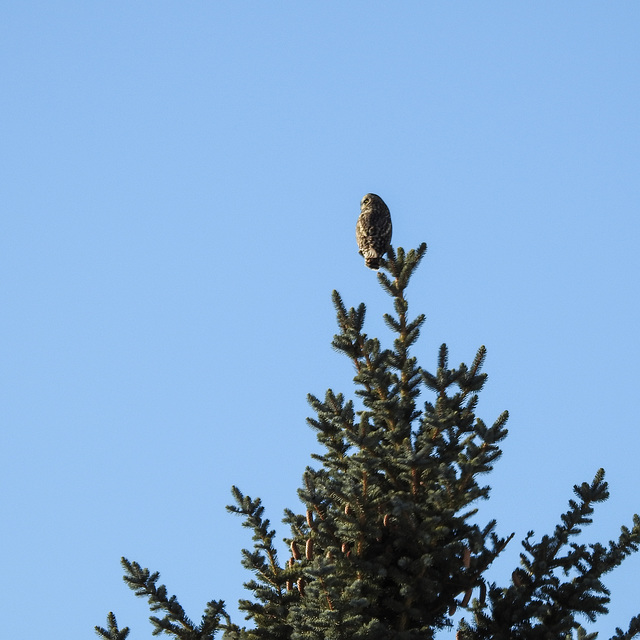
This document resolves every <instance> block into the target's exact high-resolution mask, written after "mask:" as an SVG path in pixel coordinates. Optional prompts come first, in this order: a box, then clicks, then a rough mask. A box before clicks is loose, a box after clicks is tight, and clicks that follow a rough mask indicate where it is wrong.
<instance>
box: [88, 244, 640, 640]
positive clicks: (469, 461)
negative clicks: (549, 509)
mask: <svg viewBox="0 0 640 640" xmlns="http://www.w3.org/2000/svg"><path fill="white" fill-rule="evenodd" d="M425 253H426V245H425V244H422V245H421V246H420V247H419V248H418V249H416V250H410V251H408V252H406V253H405V251H404V250H403V249H402V248H398V249H397V252H394V250H393V249H390V250H389V252H388V258H387V260H386V261H383V264H382V267H383V269H384V271H382V272H379V273H378V281H379V283H380V285H381V287H382V288H383V290H384V291H385V292H386V293H387V294H388V295H389V296H390V297H391V298H392V299H393V310H394V312H393V313H389V314H385V315H384V320H385V323H386V325H387V326H388V327H389V329H390V330H391V331H392V332H393V334H394V336H395V339H394V340H393V345H392V346H391V347H389V348H384V347H383V346H382V345H381V343H380V341H379V340H378V339H376V338H370V337H369V336H367V334H366V333H364V320H365V305H364V304H360V305H359V306H358V307H357V308H349V309H347V307H346V306H345V304H344V302H343V300H342V298H341V297H340V295H339V294H338V292H337V291H334V292H333V303H334V306H335V308H336V313H337V320H338V326H339V332H338V334H337V335H336V336H334V339H333V343H332V345H333V347H334V348H335V349H336V350H337V351H339V352H341V353H343V354H344V355H346V356H347V357H348V358H349V359H350V360H351V361H352V363H353V365H354V368H355V377H354V383H355V385H356V391H355V395H356V397H357V403H356V402H354V400H353V399H346V398H345V396H344V395H343V394H342V393H335V392H334V391H333V390H331V389H329V390H328V391H327V392H326V394H325V397H324V398H323V399H320V398H318V397H316V396H313V395H309V397H308V399H309V403H310V405H311V407H312V408H313V410H314V412H315V417H313V418H309V419H308V422H309V425H310V426H311V427H312V428H313V429H314V430H315V431H316V433H317V438H318V441H319V443H320V444H321V445H322V450H323V453H321V454H318V455H314V456H313V458H315V460H316V462H317V463H318V464H317V465H315V466H309V467H307V469H306V471H305V472H304V476H303V483H302V487H301V488H300V489H299V491H298V493H299V496H300V500H301V503H302V509H301V510H298V511H296V510H290V509H286V510H285V516H284V519H283V522H285V523H286V524H287V525H288V527H289V529H290V534H289V536H288V537H287V538H285V542H286V544H287V547H288V549H289V551H290V554H289V557H288V558H287V559H286V560H285V561H284V562H281V561H280V559H279V557H278V553H277V551H276V542H275V536H276V533H275V531H274V530H273V529H271V525H270V522H269V520H268V519H266V518H265V517H264V507H263V506H262V503H261V501H260V499H252V498H250V497H248V496H245V495H244V494H243V493H242V492H241V491H240V489H238V488H237V487H233V489H232V492H233V497H234V499H235V504H234V505H232V506H229V507H228V509H229V511H231V512H233V513H237V514H240V515H241V516H242V517H243V525H244V526H246V527H248V528H249V529H251V531H252V532H253V540H254V546H253V550H247V549H245V550H243V552H242V564H243V565H244V566H245V567H246V568H247V569H249V570H250V571H251V572H252V573H253V574H254V577H253V579H251V580H250V581H249V582H247V583H246V584H245V586H246V588H247V589H248V590H249V591H250V592H251V593H252V596H253V597H252V598H251V599H246V600H241V601H240V609H241V610H242V611H243V612H244V613H245V614H246V616H247V619H248V620H249V621H250V622H251V625H250V626H248V627H240V626H237V625H236V624H234V623H232V622H231V620H230V618H229V616H228V615H227V614H226V612H225V610H224V603H223V602H222V601H211V602H210V603H209V604H208V605H207V608H206V610H205V612H204V614H203V616H202V619H201V621H200V622H199V623H195V622H193V621H191V620H190V619H189V618H188V617H187V616H186V614H185V612H184V610H183V609H182V607H181V606H180V604H179V603H178V601H177V599H176V597H175V596H170V597H169V596H168V595H167V590H166V588H165V587H164V586H163V585H161V586H157V584H156V583H157V581H158V578H159V575H158V574H157V573H153V574H152V573H150V572H149V570H148V569H143V568H142V567H141V566H140V565H138V564H137V563H135V562H129V561H128V560H126V559H125V558H123V559H122V563H123V567H124V569H125V576H124V579H125V581H126V582H127V584H128V585H129V586H130V587H131V589H132V590H134V592H135V593H136V595H138V596H141V597H146V598H148V601H149V604H150V607H151V610H152V611H153V612H159V613H161V614H163V617H158V616H156V615H154V616H152V617H151V622H152V624H153V625H154V631H153V633H154V635H157V634H160V633H166V634H168V635H171V636H173V637H174V638H180V639H182V640H206V639H209V638H213V637H214V636H215V635H216V633H217V632H218V631H221V632H222V634H223V635H222V637H223V638H225V639H227V640H263V639H264V640H267V639H268V640H321V639H323V640H324V639H325V638H326V639H328V640H346V639H350V638H355V639H362V640H364V639H365V638H366V639H367V640H409V639H412V638H415V639H418V638H420V639H424V640H429V639H432V638H434V637H435V635H436V633H437V631H438V630H441V629H445V628H447V627H451V626H452V622H451V620H452V616H453V614H454V613H455V612H456V610H457V609H463V610H465V611H467V612H468V616H467V617H468V618H469V619H468V620H466V619H463V620H462V622H460V623H459V625H458V631H457V638H459V639H460V640H489V639H492V640H502V639H503V640H507V639H509V640H513V639H523V640H524V639H527V640H537V639H540V640H542V639H544V640H547V639H548V640H555V639H557V640H567V639H568V638H574V637H577V638H579V639H581V640H587V639H592V638H595V637H596V635H597V634H595V633H587V632H586V631H585V629H584V628H583V627H582V626H580V624H579V622H578V617H579V616H583V617H586V618H587V619H588V620H590V621H594V620H595V619H596V617H597V616H598V615H599V614H602V613H606V612H607V604H608V603H609V591H608V590H607V589H606V587H605V586H604V584H603V583H602V581H601V578H602V576H603V575H604V574H605V573H607V572H608V571H610V570H611V569H613V568H614V567H616V566H618V565H619V564H620V563H621V562H622V561H623V560H624V559H625V558H626V557H627V556H628V555H629V554H630V553H632V552H633V551H637V549H638V545H639V544H640V519H639V518H638V516H634V518H633V526H632V528H631V529H628V528H626V527H622V531H621V534H620V537H619V538H618V540H617V541H611V542H609V543H608V545H602V544H592V545H584V544H578V543H576V542H574V541H573V540H574V539H575V537H576V536H577V535H578V534H579V533H580V532H581V528H582V527H583V526H584V525H588V524H590V523H591V515H592V514H593V505H595V504H596V503H598V502H602V501H604V500H606V499H607V497H608V489H607V483H606V482H605V481H604V471H603V470H599V471H598V472H597V474H596V476H595V478H594V480H593V482H592V483H590V484H589V483H583V484H582V485H579V486H576V487H574V492H575V499H573V500H571V501H570V502H569V509H568V511H567V512H566V513H564V514H562V516H561V522H560V524H558V525H557V526H556V528H555V530H554V531H553V533H551V534H549V535H545V536H543V537H542V538H541V539H540V540H539V542H535V540H534V534H533V532H529V534H528V535H527V537H526V538H525V540H524V541H523V542H522V546H523V552H522V553H521V555H520V560H521V562H520V566H519V567H517V568H515V569H514V570H513V572H512V574H511V575H510V576H509V578H508V580H507V583H506V585H503V586H499V585H498V584H496V583H493V582H491V583H488V582H487V580H486V579H485V572H486V570H487V568H488V567H489V565H490V564H491V563H492V562H493V561H494V560H495V558H496V557H497V556H498V554H500V552H501V551H502V550H503V549H504V548H505V546H506V545H507V544H508V543H509V541H510V540H511V539H512V537H513V534H511V535H509V536H506V537H501V536H499V535H498V534H497V533H496V532H495V529H496V521H495V520H490V521H488V522H486V523H483V524H478V522H479V514H478V506H477V505H478V501H479V500H480V499H486V498H488V497H489V491H490V488H489V486H488V485H483V484H482V483H481V482H480V480H481V477H482V476H483V475H484V474H487V473H488V472H489V471H491V469H492V467H493V464H494V462H495V461H496V460H497V459H498V458H499V457H500V455H501V450H500V446H499V445H500V442H501V441H502V440H503V439H504V438H505V437H506V435H507V429H506V427H505V425H506V422H507V418H508V414H507V412H506V411H505V412H504V413H502V414H501V415H500V416H498V418H497V419H496V420H495V421H494V422H493V424H491V425H490V426H488V425H487V424H485V423H484V422H483V421H482V420H481V419H480V418H479V417H478V416H476V414H475V409H476V406H477V403H478V394H479V392H480V391H481V389H482V387H483V385H484V383H485V381H486V374H485V373H482V372H481V369H482V365H483V363H484V360H485V357H486V350H485V348H484V347H481V348H480V349H479V350H478V352H477V354H476V356H475V358H474V359H473V361H472V363H471V365H469V366H467V365H465V364H460V365H459V366H458V367H454V368H450V365H449V362H448V353H447V347H446V345H442V347H441V348H440V352H439V356H438V362H437V367H436V369H435V372H433V373H431V372H429V371H428V370H426V369H424V368H422V367H421V366H420V365H419V364H418V361H417V359H416V357H415V356H414V355H412V353H411V352H412V348H413V346H414V345H415V343H416V341H417V340H418V337H419V334H420V328H421V326H422V324H423V323H424V320H425V317H424V316H423V315H418V316H417V317H414V318H411V317H410V316H409V306H408V302H407V299H406V295H405V294H406V290H407V286H408V284H409V281H410V278H411V276H412V275H413V273H414V272H415V270H416V268H417V267H418V265H419V263H420V261H421V260H422V258H423V256H424V255H425ZM421 395H424V396H425V399H422V400H420V396H421ZM427 396H428V399H427V398H426V397H427ZM107 622H108V627H107V628H106V629H105V628H102V627H96V632H97V633H98V635H99V636H101V637H102V638H106V639H108V640H124V638H126V637H127V635H128V629H126V628H125V629H122V630H120V629H119V628H118V625H117V622H116V619H115V616H113V614H109V617H108V619H107ZM638 635H640V616H637V617H636V618H634V619H633V620H632V621H631V623H630V625H629V627H628V630H627V631H626V632H623V631H622V630H620V629H618V630H617V633H616V635H615V636H613V638H612V639H611V640H623V639H624V640H627V639H630V638H634V637H637V636H638Z"/></svg>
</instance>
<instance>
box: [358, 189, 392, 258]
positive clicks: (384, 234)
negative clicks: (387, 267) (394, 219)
mask: <svg viewBox="0 0 640 640" xmlns="http://www.w3.org/2000/svg"><path fill="white" fill-rule="evenodd" d="M356 240H357V241H358V249H359V251H358V253H359V254H360V255H361V256H363V257H364V263H365V265H366V266H367V267H369V269H379V268H380V260H381V259H382V257H383V256H384V254H385V253H386V252H387V249H388V248H389V244H390V243H391V214H390V213H389V208H388V207H387V205H386V204H385V203H384V201H383V200H382V198H381V197H380V196H377V195H376V194H375V193H367V195H366V196H364V198H362V201H361V202H360V217H359V218H358V222H357V223H356Z"/></svg>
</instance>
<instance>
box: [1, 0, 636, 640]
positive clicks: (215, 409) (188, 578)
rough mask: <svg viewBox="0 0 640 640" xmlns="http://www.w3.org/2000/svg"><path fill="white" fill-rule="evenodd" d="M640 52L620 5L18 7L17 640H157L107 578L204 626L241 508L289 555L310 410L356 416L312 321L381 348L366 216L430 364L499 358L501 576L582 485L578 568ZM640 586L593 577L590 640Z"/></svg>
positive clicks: (220, 593) (600, 444) (615, 301)
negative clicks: (369, 204)
mask: <svg viewBox="0 0 640 640" xmlns="http://www.w3.org/2000/svg"><path fill="white" fill-rule="evenodd" d="M639 34H640V4H638V3H636V2H606V3H605V2H589V3H587V2H577V1H571V2H557V1H553V2H550V1H548V2H545V1H542V2H535V3H534V2H528V3H524V2H517V3H516V2H456V3H453V2H451V3H445V2H429V1H420V2H416V1H407V2H360V1H358V2H356V1H353V2H349V1H347V2H344V1H340V2H337V1H335V2H334V1H322V2H313V1H310V2H226V1H217V0H216V1H214V0H208V1H202V0H198V1H195V2H167V1H163V0H160V1H157V2H123V1H121V0H115V1H110V2H104V1H102V0H96V1H92V2H86V1H76V2H71V1H68V0H58V1H56V2H35V1H31V0H22V1H20V2H18V1H11V0H8V1H5V2H3V3H2V8H0V57H1V62H2V63H1V64H0V86H1V92H0V109H1V112H0V141H1V142H0V163H1V164H0V207H1V209H2V212H1V216H0V274H1V276H0V300H1V304H2V311H1V313H0V336H1V338H0V356H1V357H0V417H1V427H0V429H1V431H0V456H1V459H0V474H1V478H0V480H1V487H2V489H1V493H0V537H1V540H2V549H3V553H2V559H1V560H0V576H1V579H0V618H1V619H2V623H1V625H2V636H3V637H6V638H13V639H22V638H24V639H29V640H30V639H31V638H34V637H36V635H37V636H43V635H46V636H47V637H51V638H57V637H60V638H63V637H64V638H67V639H69V640H80V639H82V638H91V637H93V626H94V625H95V624H104V622H105V616H106V614H107V612H108V611H110V610H113V611H114V612H115V613H116V615H117V617H118V621H119V622H120V623H121V625H129V626H131V627H132V629H133V630H132V635H131V636H130V637H131V638H132V639H135V638H147V637H151V636H150V634H151V627H150V625H149V623H148V622H147V617H148V609H147V606H146V603H145V602H144V601H143V600H138V599H136V598H135V597H134V595H133V593H132V592H130V591H129V590H128V589H127V588H126V586H125V585H124V584H123V583H122V581H121V575H122V571H121V568H120V566H119V558H120V556H121V555H125V556H127V557H128V558H130V559H131V560H137V561H138V562H140V563H141V564H142V565H143V566H146V567H149V568H150V569H152V570H158V571H160V572H161V581H162V582H164V583H165V584H167V586H168V589H169V592H170V593H175V594H177V595H178V597H179V599H180V601H181V602H182V604H183V606H184V607H185V608H186V609H187V612H188V614H189V615H190V616H191V617H192V618H194V619H199V618H200V615H201V613H202V609H203V606H204V604H205V602H206V601H208V600H210V599H213V598H216V599H218V598H223V599H225V600H227V601H228V602H229V603H230V609H231V610H233V609H234V603H235V602H236V601H237V599H238V598H239V597H243V596H244V595H246V594H245V593H244V592H243V590H242V582H243V581H245V580H247V579H248V578H249V577H250V576H249V575H248V574H247V573H246V572H245V571H244V570H243V569H242V568H241V567H240V549H241V548H242V547H243V546H248V545H249V544H250V538H249V532H248V531H246V530H245V529H243V528H242V526H241V520H240V519H239V518H237V517H235V516H232V515H230V514H227V513H226V511H225V509H224V507H225V505H226V504H228V503H229V502H230V500H231V498H230V493H229V488H230V486H231V485H232V484H237V485H239V486H240V488H241V489H242V490H243V491H244V492H245V493H247V494H249V495H252V496H261V497H262V498H263V500H264V502H265V505H266V507H267V510H268V514H269V516H270V518H271V521H272V523H273V524H274V525H276V526H277V528H278V531H279V533H280V536H279V537H282V536H284V535H286V533H287V531H286V530H285V529H284V527H283V526H282V525H281V524H280V518H281V517H282V510H283V508H284V507H285V506H290V507H292V508H297V507H298V505H299V503H298V501H297V497H296V489H297V487H298V485H299V482H300V478H301V475H302V472H303V470H304V468H305V466H306V465H307V464H308V463H309V462H310V458H309V454H310V452H312V451H313V450H316V449H317V447H316V442H315V436H314V434H313V433H312V431H311V430H310V429H309V428H308V427H307V426H306V424H305V418H306V417H307V416H308V415H310V411H309V408H308V406H307V404H306V394H307V393H308V392H312V393H314V394H316V395H323V394H324V392H325V390H326V388H327V387H332V388H333V389H334V390H335V391H343V392H345V393H349V394H350V393H351V392H352V390H353V387H352V385H351V382H350V381H351V377H352V375H353V371H352V369H351V365H350V363H349V362H348V361H347V360H346V359H345V358H343V357H341V356H340V355H339V354H337V353H335V352H334V351H332V349H331V348H330V341H331V337H332V335H333V333H334V332H335V329H336V325H335V318H334V313H333V309H332V306H331V300H330V292H331V290H332V289H334V288H335V289H338V290H339V291H340V292H341V293H342V295H343V297H344V299H345V302H346V303H347V304H348V305H355V304H358V303H359V302H361V301H364V302H366V303H367V306H368V310H369V314H368V325H367V331H368V332H369V333H370V334H372V335H380V337H381V338H382V339H386V338H388V337H389V334H388V332H387V330H386V329H385V328H384V327H383V325H382V323H381V320H380V316H381V314H382V313H383V312H385V311H387V310H389V308H390V305H389V299H388V298H387V297H386V295H385V294H384V293H383V292H382V290H381V289H380V288H379V287H378V285H377V282H376V278H375V275H374V273H373V272H371V271H368V270H367V269H365V267H364V265H363V261H362V259H361V258H360V256H358V255H357V250H356V246H355V239H354V228H355V221H356V218H357V215H358V211H359V201H360V198H361V197H362V195H363V194H364V193H366V192H368V191H372V192H375V193H378V194H379V195H381V196H382V197H383V198H384V199H385V201H386V202H387V204H388V205H389V208H390V209H391V213H392V216H393V224H394V244H395V245H396V246H398V245H400V246H403V247H405V248H406V249H409V248H412V247H417V246H418V244H419V243H420V242H422V241H426V242H427V243H428V245H429V252H428V254H427V256H426V258H425V260H424V262H423V264H422V268H421V270H420V272H419V273H418V274H417V275H416V277H415V279H414V280H413V281H412V285H411V287H410V290H409V295H410V305H411V306H410V308H411V310H412V311H414V312H415V313H416V314H417V313H421V312H424V313H426V314H427V316H428V320H427V323H426V325H425V328H424V330H423V333H422V338H421V341H420V343H419V348H418V349H417V350H416V353H415V355H417V356H418V357H419V358H420V361H421V364H422V365H423V366H424V367H426V368H428V369H429V368H431V369H433V368H435V364H436V358H437V351H438V347H439V345H440V344H441V343H442V342H447V343H448V345H449V347H450V350H451V363H452V364H457V363H459V362H460V361H465V362H470V361H471V360H472V359H473V356H474V355H475V352H476V349H477V348H478V347H479V346H480V345H482V344H485V345H486V346H487V348H488V358H487V362H486V367H485V370H486V371H487V372H488V373H489V381H488V383H487V387H486V391H485V392H484V397H483V398H482V399H481V402H480V406H479V414H480V415H481V416H482V417H483V418H484V419H485V421H487V422H490V421H493V420H494V419H495V418H496V417H497V416H498V414H499V413H500V412H501V411H502V410H503V409H509V411H510V413H511V419H510V422H509V427H510V436H509V438H508V439H507V441H506V442H505V445H504V456H503V458H502V460H501V461H499V462H498V464H497V465H496V468H495V471H494V472H493V474H492V475H491V476H490V478H489V482H490V483H491V484H492V486H493V487H494V491H493V494H492V499H491V500H490V501H488V502H484V503H482V504H481V505H480V508H481V511H480V514H481V516H482V517H484V518H485V520H486V521H488V520H489V519H491V518H496V519H497V520H498V532H499V533H500V534H502V535H507V534H509V533H510V532H512V531H515V532H516V540H514V541H513V542H512V543H511V545H510V547H509V548H508V550H507V551H506V552H505V556H504V558H503V560H502V561H501V562H498V563H497V564H496V567H495V572H496V575H495V578H496V579H497V580H499V581H501V582H503V583H504V582H506V581H507V580H508V579H509V576H510V575H511V571H512V569H513V568H514V567H515V565H516V564H517V561H518V552H519V550H520V548H519V542H518V540H519V539H522V537H524V535H525V534H526V532H527V531H528V530H529V529H534V530H535V531H536V533H537V534H538V536H539V535H542V534H543V533H547V532H549V533H550V532H551V531H552V528H553V526H554V525H555V524H556V522H557V521H558V516H559V514H560V513H561V512H563V511H564V510H565V509H566V507H567V501H568V500H569V498H570V497H572V486H573V485H574V484H575V483H580V482H583V481H590V480H591V479H592V478H593V475H594V474H595V472H596V470H597V469H598V468H599V467H604V468H605V469H606V471H607V479H608V480H609V482H610V488H611V492H612V497H611V498H610V500H609V501H608V502H607V503H606V504H605V505H603V506H602V507H601V508H600V509H599V510H598V511H597V512H596V524H594V526H593V527H591V530H587V535H586V536H585V538H584V539H585V540H586V541H595V540H602V541H606V540H609V539H611V538H614V537H617V535H618V533H619V526H620V525H621V524H631V517H632V514H633V513H635V512H639V511H640V497H639V491H638V489H639V486H640V474H639V473H638V467H639V464H638V461H639V450H640V435H639V434H640V415H639V412H638V385H639V383H640V370H639V368H638V362H639V361H640V344H639V339H638V327H639V325H640V318H639V316H640V302H639V300H638V297H639V285H638V282H639V276H640V251H638V242H639V236H640V224H639V223H638V211H639V207H640V186H639V185H640V88H639V87H640V83H639V81H638V78H639V76H638V73H639V69H640V37H639ZM639 572H640V557H638V558H635V557H634V558H632V559H630V560H629V561H628V562H627V565H626V566H624V567H622V568H621V569H619V570H618V571H616V572H615V573H613V574H611V576H610V579H609V581H608V582H607V584H608V585H609V586H610V588H611V589H612V592H613V605H612V607H611V610H612V615H611V616H609V617H608V618H606V619H601V621H600V622H599V623H598V625H596V628H597V629H601V630H602V631H601V635H600V637H601V638H604V639H606V638H609V637H610V635H611V634H612V631H613V629H614V627H615V626H616V625H620V626H624V627H625V628H626V625H627V623H628V620H629V618H630V617H631V616H632V615H634V614H636V613H638V612H640V595H639V593H640V590H639V589H638V579H637V576H638V573H639ZM238 621H239V622H242V619H241V618H238ZM443 637H448V636H447V634H444V635H443Z"/></svg>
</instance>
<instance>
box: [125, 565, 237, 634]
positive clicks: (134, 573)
mask: <svg viewBox="0 0 640 640" xmlns="http://www.w3.org/2000/svg"><path fill="white" fill-rule="evenodd" d="M121 562H122V566H123V568H124V569H125V575H124V577H123V579H124V581H125V582H126V583H127V585H128V586H129V588H130V589H131V590H132V591H133V592H134V593H135V595H136V596H138V597H147V599H148V602H149V606H150V609H151V611H164V612H165V615H164V617H162V618H158V617H157V616H150V618H149V620H150V621H151V623H152V624H153V626H154V630H153V635H159V634H160V633H167V634H169V635H172V636H174V637H175V638H180V640H211V638H213V637H214V635H215V633H216V631H218V630H219V629H224V630H230V631H236V630H238V628H237V627H235V625H233V624H232V623H231V621H230V619H229V616H228V615H227V614H226V613H225V611H224V602H222V601H215V600H212V601H211V602H209V603H208V604H207V607H206V609H205V613H204V614H203V617H202V622H201V624H200V625H195V624H194V623H193V622H192V621H191V620H190V619H189V618H188V617H187V615H186V613H185V611H184V609H183V608H182V606H181V605H180V603H179V602H178V600H177V598H176V596H170V597H168V596H167V588H166V587H165V586H164V585H160V586H156V582H157V581H158V578H159V577H160V574H159V573H157V572H155V573H151V572H150V571H149V569H143V568H142V567H141V566H140V565H139V564H138V563H137V562H130V561H129V560H127V559H126V558H122V560H121ZM221 618H224V619H225V622H224V623H221V622H220V619H221Z"/></svg>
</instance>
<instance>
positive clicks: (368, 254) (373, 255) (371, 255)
mask: <svg viewBox="0 0 640 640" xmlns="http://www.w3.org/2000/svg"><path fill="white" fill-rule="evenodd" d="M362 255H363V256H364V264H365V266H367V267H369V269H374V270H375V271H377V270H378V269H379V268H380V260H381V258H382V256H381V255H379V254H378V252H377V251H376V250H375V249H365V250H364V252H362Z"/></svg>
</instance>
